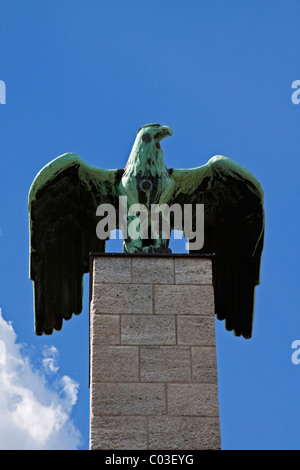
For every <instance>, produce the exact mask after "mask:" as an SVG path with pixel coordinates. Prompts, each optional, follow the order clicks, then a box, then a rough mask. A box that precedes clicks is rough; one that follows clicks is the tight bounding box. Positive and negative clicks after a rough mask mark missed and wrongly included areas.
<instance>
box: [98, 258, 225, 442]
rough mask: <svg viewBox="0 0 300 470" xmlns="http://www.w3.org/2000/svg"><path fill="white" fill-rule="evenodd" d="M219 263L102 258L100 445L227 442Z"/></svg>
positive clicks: (185, 259)
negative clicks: (215, 278) (217, 308)
mask: <svg viewBox="0 0 300 470" xmlns="http://www.w3.org/2000/svg"><path fill="white" fill-rule="evenodd" d="M97 261H98V257H97ZM103 261H104V262H103ZM210 270H211V260H210V259H207V258H193V257H182V258H181V257H176V256H173V257H172V256H170V257H166V256H164V257H160V256H159V255H158V256H149V257H148V256H142V257H139V256H124V258H122V257H119V256H117V257H115V258H114V257H113V256H109V257H99V264H98V265H97V264H95V265H94V283H93V286H92V298H91V304H90V316H91V318H90V341H91V351H90V364H91V371H90V372H91V374H90V387H91V410H90V416H91V417H90V426H91V434H90V448H91V449H108V450H129V449H137V450H142V449H153V450H156V449H162V448H164V449H170V450H177V449H186V450H189V449H191V450H193V449H195V450H201V449H219V448H221V442H220V424H219V408H218V380H217V364H216V347H215V316H214V295H213V286H212V276H211V271H210ZM95 280H96V281H97V282H95Z"/></svg>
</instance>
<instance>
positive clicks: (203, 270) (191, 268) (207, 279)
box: [174, 258, 212, 285]
mask: <svg viewBox="0 0 300 470" xmlns="http://www.w3.org/2000/svg"><path fill="white" fill-rule="evenodd" d="M174 261H175V284H191V285H196V284H209V285H211V284H212V261H211V259H209V258H202V259H198V258H196V259H195V258H175V260H174Z"/></svg>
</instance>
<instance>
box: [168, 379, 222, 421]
mask: <svg viewBox="0 0 300 470" xmlns="http://www.w3.org/2000/svg"><path fill="white" fill-rule="evenodd" d="M168 414H170V415H177V416H215V417H217V416H219V407H218V389H217V386H216V385H215V384H206V383H201V384H168Z"/></svg>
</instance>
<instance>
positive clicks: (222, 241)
mask: <svg viewBox="0 0 300 470" xmlns="http://www.w3.org/2000/svg"><path fill="white" fill-rule="evenodd" d="M169 173H170V177H171V178H173V179H174V180H175V181H176V183H177V184H178V186H179V189H178V191H177V192H176V194H175V197H174V199H173V201H172V202H173V203H179V204H180V205H181V206H182V207H183V205H184V204H193V205H195V204H197V203H198V204H204V245H203V247H202V249H201V250H198V252H202V253H214V254H215V255H216V259H215V273H214V291H215V313H216V316H217V318H218V319H219V320H225V327H226V329H227V330H229V331H232V330H233V331H234V334H235V335H237V336H240V335H242V336H244V337H245V338H250V337H251V336H252V326H253V316H254V294H255V286H256V285H258V284H259V281H260V264H261V254H262V249H263V243H264V207H263V198H264V197H263V191H262V188H261V186H260V184H259V182H258V181H257V180H256V178H254V176H253V175H252V174H251V173H250V172H249V171H248V170H246V169H245V168H244V167H242V166H241V165H239V164H238V163H236V162H234V161H232V160H230V159H229V158H226V157H223V156H219V155H217V156H215V157H213V158H211V159H210V160H209V161H208V163H207V164H206V165H203V166H201V167H198V168H193V169H182V170H178V169H172V170H170V171H169ZM193 225H195V220H193ZM194 230H195V226H194ZM194 252H195V251H194Z"/></svg>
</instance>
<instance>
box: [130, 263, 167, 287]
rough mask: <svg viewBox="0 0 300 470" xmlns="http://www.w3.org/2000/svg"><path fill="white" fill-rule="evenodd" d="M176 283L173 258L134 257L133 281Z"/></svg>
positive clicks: (138, 282)
mask: <svg viewBox="0 0 300 470" xmlns="http://www.w3.org/2000/svg"><path fill="white" fill-rule="evenodd" d="M142 282H145V283H147V284H150V283H151V284H174V259H173V258H166V257H163V258H160V257H158V258H155V257H149V258H148V259H147V260H145V259H144V258H132V283H137V284H140V283H142Z"/></svg>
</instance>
